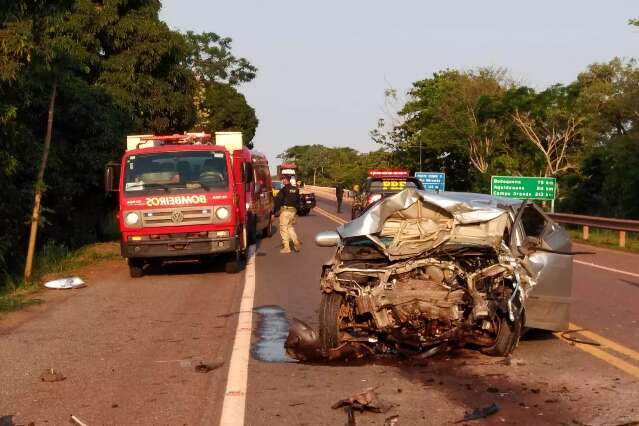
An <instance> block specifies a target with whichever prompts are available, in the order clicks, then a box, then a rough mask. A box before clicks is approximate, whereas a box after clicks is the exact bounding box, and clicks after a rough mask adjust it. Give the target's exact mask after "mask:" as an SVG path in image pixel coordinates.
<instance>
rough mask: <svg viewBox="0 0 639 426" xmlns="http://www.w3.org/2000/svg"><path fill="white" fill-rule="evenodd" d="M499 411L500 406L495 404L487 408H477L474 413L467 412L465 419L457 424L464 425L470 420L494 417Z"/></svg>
mask: <svg viewBox="0 0 639 426" xmlns="http://www.w3.org/2000/svg"><path fill="white" fill-rule="evenodd" d="M498 411H499V406H498V405H497V404H495V403H494V402H493V403H492V404H490V405H489V406H487V407H480V408H475V409H474V410H473V411H467V412H466V415H465V416H464V418H463V419H461V420H458V421H456V422H455V423H462V422H465V421H468V420H477V419H483V418H485V417H489V416H492V415H493V414H495V413H497V412H498Z"/></svg>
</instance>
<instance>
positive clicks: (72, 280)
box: [44, 277, 87, 290]
mask: <svg viewBox="0 0 639 426" xmlns="http://www.w3.org/2000/svg"><path fill="white" fill-rule="evenodd" d="M86 285H87V284H86V283H85V282H84V281H82V278H80V277H68V278H60V279H59V280H53V281H49V282H47V283H45V284H44V286H45V287H46V288H51V289H54V290H67V289H70V288H82V287H86Z"/></svg>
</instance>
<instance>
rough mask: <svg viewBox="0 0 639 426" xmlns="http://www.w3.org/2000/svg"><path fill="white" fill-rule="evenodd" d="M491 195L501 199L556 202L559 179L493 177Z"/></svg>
mask: <svg viewBox="0 0 639 426" xmlns="http://www.w3.org/2000/svg"><path fill="white" fill-rule="evenodd" d="M490 193H491V194H492V195H497V196H500V197H508V198H519V199H522V200H523V199H528V200H554V199H555V197H556V196H557V179H555V178H551V177H528V176H491V178H490Z"/></svg>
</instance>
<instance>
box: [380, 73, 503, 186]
mask: <svg viewBox="0 0 639 426" xmlns="http://www.w3.org/2000/svg"><path fill="white" fill-rule="evenodd" d="M511 85H512V82H511V81H510V79H509V78H508V77H507V75H506V72H505V71H504V70H501V69H490V68H480V69H478V70H476V71H466V72H461V71H457V70H445V71H440V72H437V73H435V74H433V77H432V78H427V79H424V80H420V81H417V82H415V83H413V87H412V89H411V90H410V91H409V92H408V96H409V97H408V100H407V102H406V104H405V105H404V106H403V108H402V109H401V110H400V112H399V114H400V116H401V117H402V120H400V121H399V124H398V125H396V126H394V127H393V128H392V129H391V130H387V131H386V132H383V131H381V130H380V129H382V128H383V127H384V126H386V120H381V121H380V122H379V123H378V129H376V130H374V131H372V132H371V136H372V138H373V140H375V141H376V142H378V143H381V144H383V145H384V146H386V147H387V148H388V149H390V150H391V152H393V154H394V155H395V157H396V159H397V160H398V161H400V162H409V163H408V164H409V165H410V167H411V168H413V169H415V170H417V169H420V168H421V167H420V165H421V163H422V162H421V161H420V162H417V163H416V162H415V159H416V158H424V159H425V162H424V163H423V165H425V166H426V168H427V169H429V170H438V171H439V170H444V169H445V170H446V172H447V173H449V175H450V176H455V179H449V182H454V181H457V182H458V184H459V185H460V186H459V189H469V188H468V186H467V183H468V182H469V173H470V172H469V170H468V168H469V166H470V167H473V168H474V169H475V170H476V171H477V172H478V173H479V174H480V175H485V174H487V173H488V172H489V170H490V168H491V163H492V161H493V158H494V157H495V156H496V155H498V154H499V152H501V151H502V150H503V146H504V144H505V141H506V138H507V132H506V131H505V129H504V128H505V126H506V124H505V123H504V116H503V115H499V114H495V113H494V108H493V107H494V103H495V102H494V99H495V98H499V97H500V96H501V95H502V94H503V93H504V92H505V91H506V90H507V89H508V88H509V87H510V86H511ZM423 154H425V155H423Z"/></svg>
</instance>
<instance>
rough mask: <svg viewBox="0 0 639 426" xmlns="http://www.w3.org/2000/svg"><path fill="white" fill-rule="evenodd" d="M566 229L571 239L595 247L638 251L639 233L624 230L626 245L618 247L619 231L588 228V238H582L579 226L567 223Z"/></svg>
mask: <svg viewBox="0 0 639 426" xmlns="http://www.w3.org/2000/svg"><path fill="white" fill-rule="evenodd" d="M565 228H566V231H567V232H568V234H569V235H570V238H572V240H573V241H575V242H579V243H585V244H591V245H593V246H597V247H605V248H610V249H616V250H622V251H629V252H634V253H639V235H637V234H635V233H628V232H626V247H625V248H622V247H619V232H618V231H610V230H607V229H595V228H590V235H589V238H588V240H584V239H583V238H582V237H583V234H582V229H581V226H576V225H572V226H570V225H568V226H565Z"/></svg>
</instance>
